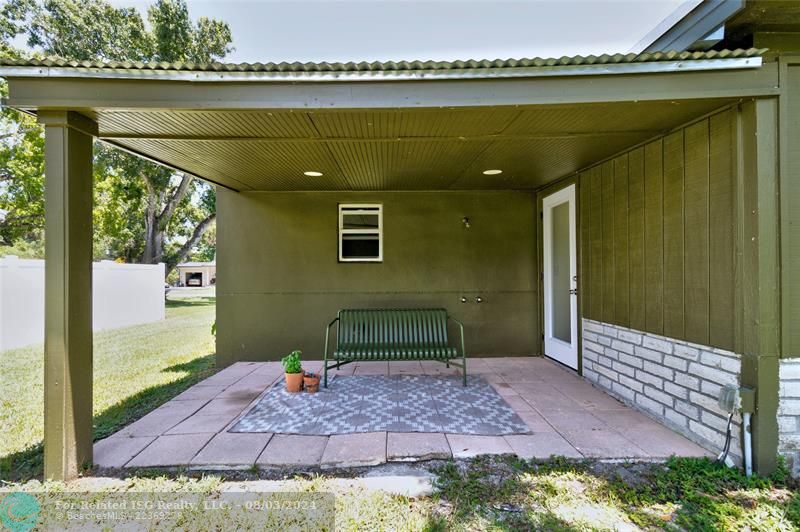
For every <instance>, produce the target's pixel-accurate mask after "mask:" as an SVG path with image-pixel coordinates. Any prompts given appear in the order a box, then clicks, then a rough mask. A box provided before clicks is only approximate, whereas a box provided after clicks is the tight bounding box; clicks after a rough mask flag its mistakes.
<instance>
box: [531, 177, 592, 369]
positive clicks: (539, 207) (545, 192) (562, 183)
mask: <svg viewBox="0 0 800 532" xmlns="http://www.w3.org/2000/svg"><path fill="white" fill-rule="evenodd" d="M569 186H574V187H575V227H574V229H575V238H576V240H575V248H576V249H575V259H576V272H577V276H578V282H577V286H578V297H577V302H576V305H577V313H578V316H577V321H578V326H577V334H578V338H577V345H578V369H577V373H578V375H583V324H582V315H583V311H582V303H581V302H582V299H583V298H582V297H581V293H582V291H583V289H584V287H583V280H582V278H581V247H582V244H581V230H580V227H581V187H580V181H579V180H578V178H577V176H574V175H573V176H569V177H565V178H563V179H560V180H558V181H556V182H555V183H551V184H549V185H547V186H545V187H543V188H541V189H539V190H537V191H536V193H535V201H536V212H537V214H536V220H535V224H536V243H535V245H536V254H537V265H536V266H537V271H536V279H537V281H538V283H537V286H538V287H539V290H538V295H537V306H538V311H539V316H538V320H537V321H538V324H539V331H540V333H541V335H540V338H539V356H542V357H544V356H545V354H544V330H545V329H544V326H545V324H544V209H543V205H544V198H545V197H547V196H550V195H551V194H554V193H556V192H558V191H560V190H562V189H564V188H567V187H569ZM564 367H565V368H567V367H568V366H564ZM569 369H570V370H572V368H569Z"/></svg>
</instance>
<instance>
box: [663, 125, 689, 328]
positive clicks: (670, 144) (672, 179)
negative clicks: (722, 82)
mask: <svg viewBox="0 0 800 532" xmlns="http://www.w3.org/2000/svg"><path fill="white" fill-rule="evenodd" d="M683 171H684V152H683V130H681V131H677V132H675V133H672V134H670V135H667V136H666V137H664V334H665V335H666V336H669V337H670V338H683V335H684V332H685V329H684V305H683V303H684V300H683V279H684V277H683V267H684V253H683V251H684V240H683V231H684V226H683V220H684V218H683V184H684V183H683Z"/></svg>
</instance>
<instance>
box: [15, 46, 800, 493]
mask: <svg viewBox="0 0 800 532" xmlns="http://www.w3.org/2000/svg"><path fill="white" fill-rule="evenodd" d="M762 53H763V50H755V49H750V50H736V51H721V52H716V51H711V52H702V53H701V52H695V53H688V52H684V53H672V52H670V53H644V54H639V55H633V54H631V55H628V56H622V55H616V56H600V57H574V58H562V59H548V60H543V59H535V60H507V61H466V62H462V61H458V62H453V63H434V62H407V63H406V62H403V63H370V64H367V63H358V64H355V63H347V64H338V63H337V64H328V63H322V64H296V63H295V64H285V63H281V64H267V65H263V64H252V65H250V64H239V65H234V64H209V65H196V64H147V65H145V64H136V63H113V64H105V63H91V62H84V63H81V62H67V61H62V60H51V59H44V60H25V61H13V60H3V61H2V62H0V75H2V76H4V77H5V78H6V79H8V81H9V90H10V96H9V98H8V102H7V103H8V105H10V106H12V107H14V108H17V109H20V110H23V111H25V112H29V113H33V114H35V115H36V116H37V117H38V119H39V121H40V122H41V123H42V124H43V125H44V127H45V131H46V168H47V175H46V207H47V224H46V231H47V239H46V246H47V247H46V253H47V270H46V278H47V289H46V342H45V344H46V345H45V352H46V355H45V358H46V360H45V396H46V397H45V475H46V476H47V477H48V478H71V477H74V476H76V475H77V474H78V472H79V471H80V470H81V468H82V467H83V465H84V464H87V463H90V462H94V463H95V464H98V465H100V466H104V467H145V466H175V465H189V466H190V467H201V468H202V467H218V466H230V467H250V466H251V465H253V464H257V465H265V466H272V465H287V466H288V465H298V464H297V463H295V462H292V460H294V459H295V458H294V457H295V456H296V455H297V454H298V453H299V451H298V450H297V449H299V448H300V446H296V445H295V444H294V442H292V439H293V438H295V437H300V436H286V435H283V436H282V435H269V434H233V433H230V432H227V429H228V428H230V423H232V422H233V421H234V420H235V419H236V418H238V417H239V416H240V415H241V414H243V413H244V412H245V411H246V410H247V407H248V406H249V405H250V404H251V402H252V401H254V400H256V399H257V398H258V396H259V395H260V394H261V393H262V392H264V390H266V389H267V388H268V387H269V386H270V385H271V384H272V383H273V382H274V381H275V380H276V379H278V378H279V377H280V375H281V370H280V368H279V366H278V364H277V362H275V361H277V360H279V359H280V357H281V356H283V355H285V354H286V353H287V352H289V351H292V350H294V349H301V350H302V351H303V352H304V356H305V357H306V358H309V359H320V358H322V353H323V342H324V328H325V325H326V324H327V323H329V322H330V320H331V319H332V318H333V317H335V316H336V313H337V311H338V310H339V309H343V308H431V307H437V308H444V309H446V310H447V311H448V313H450V314H451V315H453V316H456V317H458V319H460V320H461V321H463V322H464V325H465V334H466V346H467V359H468V360H467V364H468V367H469V371H470V373H471V374H476V375H481V376H484V377H486V378H487V379H488V380H489V382H491V384H492V386H493V387H494V388H495V389H496V390H497V391H498V392H499V393H500V395H502V396H503V397H505V398H506V401H507V402H508V404H509V405H511V407H513V409H514V410H515V411H516V412H517V413H518V415H519V416H520V417H521V418H522V419H523V420H524V421H525V422H526V423H527V424H528V427H529V428H530V429H531V434H525V435H517V436H499V437H488V436H487V437H479V436H457V435H450V434H443V433H442V434H438V435H426V436H425V437H424V438H422V439H419V438H417V437H411V436H407V435H403V434H401V433H391V432H389V433H388V434H387V433H386V432H378V433H371V434H358V435H342V436H331V437H330V438H327V437H322V438H320V437H318V436H304V437H303V438H304V439H305V438H315V440H314V441H316V442H317V443H311V440H307V441H305V440H304V443H309V445H308V446H305V445H303V446H302V449H303V451H302V452H303V458H302V465H310V466H313V465H316V464H320V465H321V466H323V467H336V466H343V465H345V464H351V465H352V464H356V465H357V464H358V463H362V464H368V463H380V462H383V461H387V460H388V461H393V460H397V459H404V458H422V457H429V456H430V454H431V453H433V454H434V455H435V456H436V457H446V456H455V457H460V456H469V455H472V454H479V453H483V452H490V453H498V452H500V453H505V452H514V453H516V454H518V455H520V456H524V457H531V456H549V455H551V454H560V455H566V456H574V457H580V456H588V457H602V458H644V459H651V458H663V457H665V456H669V455H671V454H678V455H699V454H704V453H706V451H705V450H704V448H706V449H712V450H715V451H716V450H719V449H720V448H721V447H722V445H723V443H722V442H723V441H724V433H725V417H724V416H725V413H724V412H723V411H721V410H720V409H719V408H718V407H717V406H716V397H717V395H718V393H719V391H720V389H721V386H722V385H723V384H729V383H736V384H739V385H741V386H744V387H750V388H751V391H752V389H755V388H758V389H759V393H758V394H755V395H754V396H753V397H754V399H753V408H754V409H755V412H756V415H755V416H754V418H753V436H754V437H753V441H754V457H755V466H756V469H757V470H760V471H764V472H767V471H769V470H770V469H771V468H772V467H773V466H774V463H775V455H776V447H777V433H778V427H777V387H778V364H777V361H778V358H779V356H780V354H781V347H780V341H779V338H780V336H781V334H782V330H783V329H781V324H782V321H781V320H788V319H790V318H791V315H790V314H789V313H787V314H785V315H781V312H780V306H781V298H780V297H779V286H780V281H781V279H780V276H781V275H783V274H782V273H780V270H779V269H778V268H776V266H777V265H778V264H779V263H780V261H781V254H780V249H779V248H780V245H781V244H780V242H779V240H778V237H777V235H778V232H779V227H780V226H781V224H784V223H788V222H785V221H784V220H782V219H781V218H779V216H778V214H777V213H778V212H779V209H778V203H779V197H778V195H777V193H776V191H777V190H778V183H779V181H780V180H781V179H784V177H782V174H781V173H780V172H779V171H778V169H779V154H778V151H777V138H778V136H779V135H782V134H785V131H784V130H781V129H780V128H779V120H778V118H779V115H780V114H781V113H787V111H786V108H785V103H784V100H780V99H779V98H781V97H782V95H784V94H786V92H787V91H788V89H787V86H788V85H787V79H791V78H787V77H786V76H784V75H781V74H780V73H781V72H784V71H785V70H786V69H787V64H786V63H785V62H781V61H773V62H768V63H763V62H762V57H761V56H762ZM781 123H784V122H781ZM781 127H783V126H781ZM95 138H97V139H100V140H102V141H103V142H107V143H110V144H112V145H114V146H117V147H120V148H121V149H124V150H127V151H130V152H132V153H134V154H137V155H140V156H142V157H145V158H148V159H151V160H153V161H156V162H159V163H161V164H164V165H167V166H169V167H172V168H174V169H176V170H177V171H180V172H187V173H190V174H193V175H196V176H198V177H199V178H202V179H205V180H207V181H209V182H211V183H214V184H216V185H218V207H217V208H218V237H217V238H218V240H217V242H218V248H217V261H218V264H219V266H220V272H219V277H218V278H217V325H218V328H217V331H218V336H217V364H218V365H219V366H220V367H221V368H224V369H222V371H220V372H219V373H218V374H217V375H215V376H214V377H211V378H210V379H208V380H207V381H205V382H203V383H201V384H199V385H197V386H195V387H194V388H192V389H191V390H189V391H187V392H185V393H184V394H183V395H182V396H180V397H178V398H176V399H174V400H172V401H170V402H169V403H167V404H166V405H164V406H162V407H160V408H159V409H157V410H155V411H154V412H152V413H150V414H148V415H147V416H145V417H144V418H142V419H141V420H139V421H137V422H135V423H134V424H132V425H131V426H129V427H128V428H126V429H123V430H122V431H121V432H120V433H118V434H116V435H114V436H112V437H110V438H108V439H106V440H103V441H101V442H98V443H97V444H96V445H95V446H94V451H93V445H92V443H93V440H92V417H91V413H92V407H91V405H92V389H91V387H92V379H91V375H92V336H91V327H90V324H91V319H90V318H91V308H90V301H91V268H90V264H91V249H92V221H91V205H92V142H93V139H95ZM561 191H568V192H570V194H571V196H569V200H568V201H569V205H570V209H571V210H570V211H569V212H570V214H569V216H565V217H564V218H563V220H566V222H565V225H564V226H563V228H562V229H564V231H563V233H558V234H557V232H556V231H555V230H553V229H552V226H551V225H548V223H552V220H550V222H548V219H549V218H548V216H553V217H555V216H556V214H555V211H554V212H553V213H550V214H546V213H547V212H548V209H549V208H550V207H549V206H548V205H549V204H548V203H547V201H548V198H551V199H552V197H553V196H554V195H555V194H558V193H561ZM565 201H567V200H565ZM354 205H355V207H353V206H354ZM558 205H561V204H558ZM558 205H555V206H556V207H557V206H558ZM348 208H355V209H357V210H358V212H360V213H362V214H363V212H366V211H365V209H376V210H379V211H380V215H379V220H380V221H379V222H376V225H375V226H374V227H373V226H370V227H369V229H368V230H366V231H364V230H363V228H362V229H353V228H352V227H351V228H350V231H351V233H350V234H352V231H355V233H358V234H361V235H362V236H364V235H365V234H368V235H369V236H368V237H364V238H362V240H363V242H362V243H361V244H360V245H363V246H364V247H365V248H368V249H367V252H366V254H367V255H369V257H368V260H359V256H358V253H362V254H363V253H365V252H364V251H363V249H357V250H356V260H348V257H347V256H345V254H344V253H343V251H342V250H343V247H344V245H345V244H347V243H346V242H345V241H346V240H347V238H348V236H347V235H348V233H347V231H343V221H342V220H343V216H344V215H343V214H342V212H343V209H348ZM337 216H338V233H337ZM553 219H555V218H553ZM345 229H346V228H345ZM359 231H360V233H359ZM559 235H560V236H559ZM337 236H338V241H337ZM374 239H380V243H379V244H378V247H376V248H375V251H374V253H373V251H372V248H371V247H370V246H371V245H372V244H364V242H367V241H373V240H374ZM343 242H344V243H345V244H343ZM561 244H563V250H562V251H564V253H565V255H564V257H565V259H564V262H563V263H562V264H560V265H557V266H558V267H555V268H554V267H553V265H554V264H555V262H553V259H552V253H554V252H556V251H558V249H560V248H559V245H561ZM348 245H349V244H348ZM370 253H372V254H370ZM337 254H338V260H337ZM784 256H785V257H786V256H788V255H784ZM360 258H361V259H363V258H364V257H360ZM787 260H788V259H787ZM559 283H563V285H562V284H559ZM554 287H555V288H554ZM553 298H558V301H560V302H561V303H563V305H562V306H561V307H559V308H556V307H558V305H556V304H554V303H553V301H554V299H553ZM553 346H556V347H558V350H559V352H558V353H556V351H555V350H553ZM562 353H563V354H562ZM552 360H559V361H561V362H562V363H563V365H558V364H557V363H556V362H553V361H552ZM434 364H435V363H434ZM347 370H348V371H353V372H355V374H359V373H373V374H374V373H378V374H380V373H387V374H389V375H391V374H395V373H407V374H429V373H430V372H433V373H434V374H437V375H439V374H440V373H438V372H439V371H441V367H439V366H431V365H429V364H428V363H425V362H402V363H394V362H390V363H358V364H353V365H351V366H348V367H347ZM344 371H345V370H344V369H343V370H342V372H343V373H344ZM443 376H444V375H443ZM636 410H638V411H639V412H637V411H636ZM642 412H646V415H645V414H644V413H642ZM654 420H658V423H656V421H654ZM736 421H737V422H738V418H737V420H736ZM659 423H660V424H659ZM662 425H663V426H662ZM737 426H738V425H737ZM673 431H677V432H679V433H680V434H677V433H676V432H673ZM351 438H352V439H354V440H357V441H352V440H351ZM687 438H691V439H692V440H694V443H692V442H690V441H689V440H688V439H687ZM738 439H739V438H738V437H737V441H735V442H734V446H733V451H734V453H735V454H736V455H737V456H740V455H741V453H742V450H741V445H740V443H739V441H738ZM359 449H360V450H362V451H363V453H365V454H363V455H359V454H358V452H362V451H358V450H359ZM405 449H410V450H405ZM357 451H358V452H357ZM404 453H405V454H404Z"/></svg>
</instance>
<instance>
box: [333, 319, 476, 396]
mask: <svg viewBox="0 0 800 532" xmlns="http://www.w3.org/2000/svg"><path fill="white" fill-rule="evenodd" d="M448 319H449V320H451V321H453V322H454V323H456V324H457V325H458V327H459V330H460V332H461V353H460V354H459V353H458V350H457V349H456V348H455V347H451V346H450V344H449V342H448V339H447V320H448ZM337 323H338V326H337V329H336V332H337V334H336V347H335V348H334V350H333V353H332V358H331V359H330V361H331V364H330V365H329V364H328V360H329V359H328V345H329V339H330V332H331V327H333V325H334V324H337ZM457 359H461V360H460V361H459V362H454V360H457ZM358 360H379V361H384V360H388V361H392V360H435V361H438V362H442V363H444V364H445V365H447V367H448V368H449V367H450V365H451V364H452V365H453V366H456V367H458V368H461V370H462V373H463V378H464V386H466V385H467V356H466V354H465V352H464V324H462V323H461V322H460V321H458V320H456V319H455V318H453V317H451V316H448V315H447V311H446V310H445V309H438V308H435V309H343V310H340V311H339V314H338V316H337V317H336V319H334V320H333V321H332V322H330V324H328V327H326V328H325V361H324V366H323V367H324V369H323V371H324V386H325V387H326V388H327V386H328V370H329V369H334V368H335V369H339V368H340V367H341V366H343V365H345V364H349V363H350V362H355V361H358Z"/></svg>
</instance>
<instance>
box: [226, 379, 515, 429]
mask: <svg viewBox="0 0 800 532" xmlns="http://www.w3.org/2000/svg"><path fill="white" fill-rule="evenodd" d="M467 384H468V386H467V387H464V386H462V383H461V377H434V376H424V375H398V376H392V377H386V376H377V375H360V376H359V375H356V376H349V377H348V376H337V377H335V378H333V379H330V380H329V381H328V388H327V389H325V388H323V387H322V386H320V391H319V392H318V393H314V394H311V393H288V392H286V389H285V387H284V383H283V380H280V381H278V382H277V383H276V384H275V385H273V386H272V387H271V388H270V389H268V390H267V391H266V392H265V394H264V395H263V396H262V398H261V399H260V400H259V402H258V403H257V404H256V405H255V406H253V408H251V409H250V411H249V412H247V413H246V414H245V415H244V416H243V417H242V418H241V419H240V420H239V422H238V423H237V424H236V425H235V426H234V427H233V428H232V429H231V430H230V432H274V433H278V434H316V435H329V434H353V433H358V432H379V431H388V432H448V433H453V434H484V435H492V436H497V435H501V434H522V433H526V432H529V429H528V426H527V425H526V424H525V423H524V422H523V421H522V420H521V419H520V418H519V416H518V415H517V414H516V412H514V410H513V409H512V408H511V407H510V406H509V405H508V403H506V402H505V400H504V399H503V398H502V397H501V396H500V395H499V394H498V393H497V392H496V391H495V389H494V388H492V387H491V386H490V385H489V383H488V382H486V381H485V380H484V379H483V378H481V377H469V378H468V381H467Z"/></svg>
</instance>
